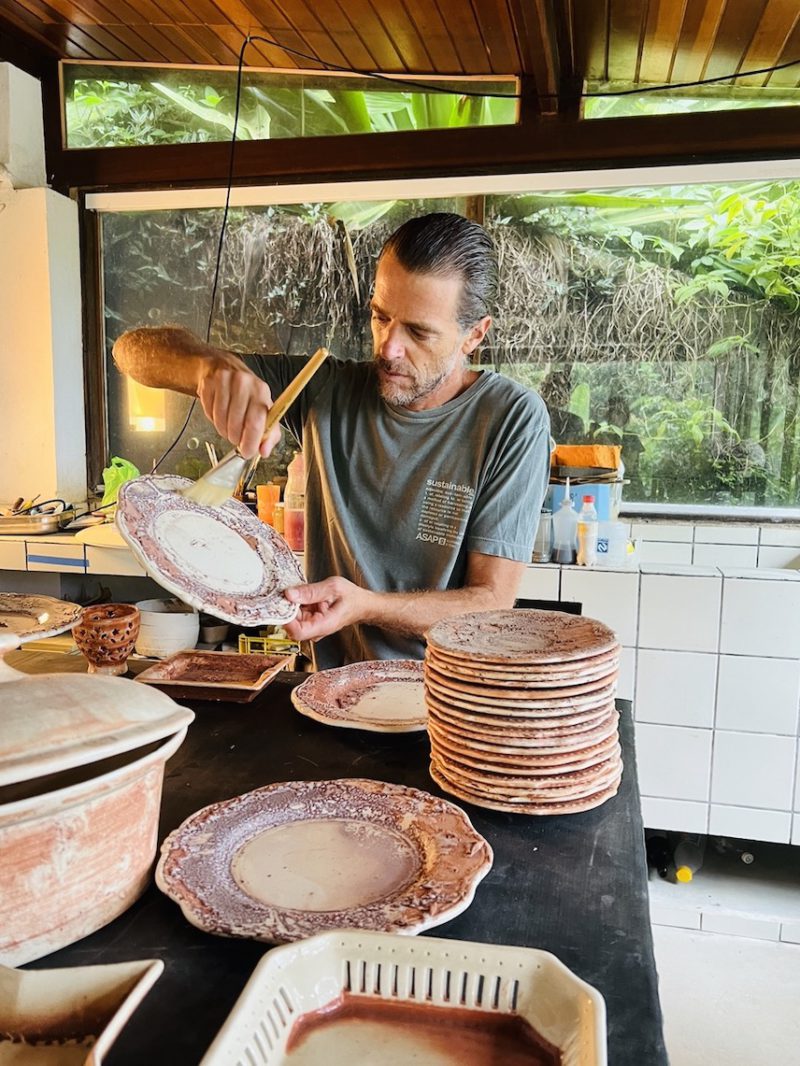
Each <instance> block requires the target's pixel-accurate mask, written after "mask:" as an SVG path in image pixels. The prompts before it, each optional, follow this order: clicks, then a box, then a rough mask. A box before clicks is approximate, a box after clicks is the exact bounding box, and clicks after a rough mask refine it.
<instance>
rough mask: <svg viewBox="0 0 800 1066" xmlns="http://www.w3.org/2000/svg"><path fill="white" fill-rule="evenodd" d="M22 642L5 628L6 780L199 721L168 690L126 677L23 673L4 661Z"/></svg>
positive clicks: (1, 775)
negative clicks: (161, 689)
mask: <svg viewBox="0 0 800 1066" xmlns="http://www.w3.org/2000/svg"><path fill="white" fill-rule="evenodd" d="M19 643H20V642H19V639H18V638H17V637H16V636H14V635H13V634H0V703H2V708H3V710H2V714H0V786H2V785H11V784H15V783H16V782H18V781H27V780H30V779H31V778H35V777H42V776H43V775H45V774H51V773H57V772H59V771H61V770H69V769H72V767H75V766H84V765H85V764H86V763H91V762H97V761H99V760H100V759H106V758H109V757H110V756H112V755H119V754H121V753H122V752H125V751H132V750H134V749H135V748H141V747H143V746H144V745H146V744H150V743H152V742H153V741H156V740H161V739H163V738H164V737H168V736H171V735H172V734H173V733H177V732H178V731H179V730H181V729H183V728H184V727H185V726H187V725H188V724H189V723H190V722H191V721H193V720H194V712H193V711H190V710H189V709H188V708H186V707H180V706H178V704H177V703H175V702H174V701H173V700H172V699H170V697H169V696H167V695H166V694H165V693H163V692H159V691H158V690H157V689H154V688H151V687H150V686H149V685H137V684H136V683H135V682H133V681H129V680H127V679H126V678H124V677H106V676H102V675H98V674H24V673H22V672H21V671H19V670H15V669H14V668H13V667H11V666H9V665H8V663H6V662H4V661H3V656H5V655H7V654H8V653H9V652H10V651H13V650H14V649H15V648H17V647H18V646H19Z"/></svg>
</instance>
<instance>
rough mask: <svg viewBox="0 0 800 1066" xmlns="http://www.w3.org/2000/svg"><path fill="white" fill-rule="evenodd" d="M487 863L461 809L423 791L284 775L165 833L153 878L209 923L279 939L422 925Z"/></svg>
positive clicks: (199, 921)
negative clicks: (283, 778) (328, 931)
mask: <svg viewBox="0 0 800 1066" xmlns="http://www.w3.org/2000/svg"><path fill="white" fill-rule="evenodd" d="M491 865H492V851H491V848H490V847H489V845H488V844H487V842H486V841H485V840H484V839H483V837H481V836H479V834H478V833H476V831H475V830H474V829H473V827H472V824H471V823H470V821H469V819H468V818H467V816H466V815H465V814H464V812H463V811H462V810H460V809H459V808H458V807H456V806H454V805H453V804H451V803H448V802H447V801H446V800H442V799H439V798H437V797H435V796H431V795H429V794H428V793H427V792H422V791H420V790H419V789H415V788H407V787H405V786H403V785H390V784H385V783H383V782H380V781H367V780H362V779H357V778H356V779H346V780H339V781H287V782H283V783H281V784H275V785H268V786H266V787H265V788H259V789H256V790H255V791H253V792H247V793H245V794H244V795H243V796H237V797H235V798H234V799H230V800H226V801H224V802H222V803H215V804H212V805H211V806H210V807H205V808H203V809H202V810H200V811H198V812H197V813H196V814H193V815H192V816H191V817H190V818H188V819H187V820H186V821H185V822H184V823H183V824H182V825H181V826H180V827H179V828H178V829H176V830H175V831H174V832H172V833H171V834H170V835H169V836H168V837H167V839H166V840H165V841H164V844H163V845H162V849H161V859H160V860H159V863H158V867H157V870H156V883H157V884H158V886H159V888H160V889H161V890H162V891H163V892H165V893H166V894H167V895H168V896H170V897H171V898H172V899H174V900H175V901H176V902H177V903H178V904H179V905H180V907H181V909H182V910H183V913H184V914H185V916H186V917H187V918H188V920H189V921H190V922H192V923H193V924H194V925H196V926H198V927H199V928H201V929H205V930H206V931H207V932H210V933H218V934H220V935H223V936H240V937H253V938H254V939H256V940H264V941H266V942H268V943H281V942H284V941H289V940H298V939H302V938H304V937H308V936H311V935H312V934H313V933H318V932H321V931H323V930H326V929H336V928H342V927H356V928H359V929H376V930H381V931H385V932H398V933H410V934H413V933H419V932H421V931H422V930H423V929H429V928H430V927H431V926H434V925H440V924H441V923H442V922H445V921H448V920H449V919H450V918H452V917H454V916H455V915H456V914H460V913H461V911H463V910H465V909H466V908H467V907H468V906H469V904H470V902H471V901H472V897H473V895H474V893H475V888H476V886H477V884H478V882H479V881H480V880H481V879H482V878H483V877H485V875H486V874H487V873H488V872H489V869H490V867H491Z"/></svg>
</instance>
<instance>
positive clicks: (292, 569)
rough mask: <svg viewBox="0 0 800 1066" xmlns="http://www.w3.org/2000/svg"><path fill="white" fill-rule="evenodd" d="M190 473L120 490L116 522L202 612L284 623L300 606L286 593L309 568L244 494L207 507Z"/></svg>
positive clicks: (163, 578) (143, 558) (145, 561)
mask: <svg viewBox="0 0 800 1066" xmlns="http://www.w3.org/2000/svg"><path fill="white" fill-rule="evenodd" d="M191 484H193V482H191V481H189V480H188V479H187V478H182V477H173V476H159V475H147V476H144V477H138V478H135V479H134V480H133V481H127V482H126V483H125V484H124V485H123V486H122V488H121V489H120V491H119V498H118V506H117V516H116V522H117V527H118V528H119V531H120V533H121V534H122V536H123V538H124V539H125V541H126V542H127V544H128V545H129V547H130V549H131V551H132V552H133V554H134V555H135V556H136V558H137V559H138V560H139V562H140V563H141V564H142V566H143V567H144V568H145V570H146V571H147V572H148V574H149V575H150V577H152V578H154V579H155V580H156V581H157V582H158V583H159V585H162V586H163V587H164V588H165V589H168V590H169V591H170V592H172V593H174V594H175V595H176V596H178V597H179V598H180V599H182V600H183V601H184V602H185V603H188V604H191V606H192V607H196V608H197V609H198V610H200V611H205V612H206V613H207V614H212V615H214V617H215V618H221V619H222V620H223V621H225V622H233V623H234V624H236V625H240V626H248V627H252V626H259V625H283V624H285V623H286V622H291V621H292V619H293V618H295V617H296V615H297V605H296V604H292V603H289V601H288V600H287V599H286V597H285V596H284V595H283V591H284V589H286V588H288V587H289V586H290V585H299V584H302V582H303V574H302V571H301V570H300V567H299V566H298V564H297V561H296V559H295V557H294V555H293V553H292V550H291V549H290V548H289V545H288V544H287V543H286V541H285V540H283V538H282V537H280V536H279V535H278V534H277V533H276V532H275V530H274V529H273V528H272V526H269V525H267V524H266V523H265V522H261V521H259V519H258V518H256V516H255V515H253V514H252V513H251V511H250V510H249V509H248V508H247V507H245V505H244V504H243V503H240V502H239V501H238V500H233V499H231V500H228V501H227V502H226V503H224V504H223V505H222V506H221V507H204V506H203V505H202V504H199V503H195V502H194V501H193V500H188V499H187V498H186V497H185V496H182V495H181V494H180V490H181V489H183V488H186V487H187V486H189V485H191Z"/></svg>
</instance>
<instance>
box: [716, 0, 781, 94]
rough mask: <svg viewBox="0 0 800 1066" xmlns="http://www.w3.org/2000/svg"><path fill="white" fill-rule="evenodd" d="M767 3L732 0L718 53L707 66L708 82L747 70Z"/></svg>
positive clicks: (719, 34) (719, 35) (718, 39)
mask: <svg viewBox="0 0 800 1066" xmlns="http://www.w3.org/2000/svg"><path fill="white" fill-rule="evenodd" d="M767 3H768V0H728V2H727V4H726V5H725V11H724V12H723V15H722V18H721V19H720V23H719V29H718V30H717V36H716V40H715V42H714V51H713V52H712V54H711V57H710V59H709V61H708V65H707V66H706V73H705V76H706V77H707V78H716V77H719V76H720V75H722V74H729V73H730V72H731V71H733V70H741V69H743V67H742V64H743V63H744V57H745V56H746V55H747V53H748V50H749V49H750V45H751V43H752V41H753V38H754V36H755V34H756V31H757V30H758V26H759V23H760V22H761V19H762V18H763V16H764V11H765V9H766V6H767ZM761 65H765V64H759V66H761ZM731 84H732V85H734V84H736V83H735V82H731Z"/></svg>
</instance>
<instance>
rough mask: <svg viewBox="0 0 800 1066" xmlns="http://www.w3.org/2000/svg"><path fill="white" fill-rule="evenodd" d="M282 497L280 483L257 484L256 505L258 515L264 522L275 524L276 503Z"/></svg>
mask: <svg viewBox="0 0 800 1066" xmlns="http://www.w3.org/2000/svg"><path fill="white" fill-rule="evenodd" d="M280 498H281V490H280V486H279V485H273V484H272V482H270V483H269V485H256V505H257V507H258V517H259V518H260V519H261V521H262V522H266V523H267V524H268V525H270V526H273V525H274V524H275V504H276V503H277V502H278V500H280Z"/></svg>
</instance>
